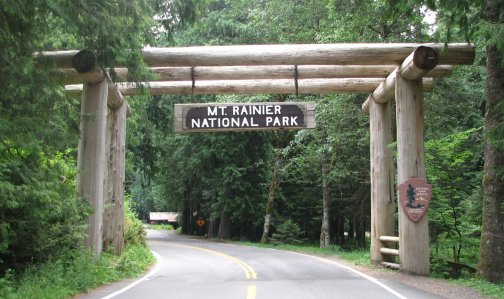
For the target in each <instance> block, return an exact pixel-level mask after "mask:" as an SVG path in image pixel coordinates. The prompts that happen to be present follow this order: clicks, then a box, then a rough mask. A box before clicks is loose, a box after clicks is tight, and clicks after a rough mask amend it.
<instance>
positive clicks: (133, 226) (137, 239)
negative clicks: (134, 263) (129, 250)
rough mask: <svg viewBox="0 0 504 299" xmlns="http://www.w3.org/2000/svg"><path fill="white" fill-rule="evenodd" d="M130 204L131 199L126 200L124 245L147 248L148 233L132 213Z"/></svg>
mask: <svg viewBox="0 0 504 299" xmlns="http://www.w3.org/2000/svg"><path fill="white" fill-rule="evenodd" d="M130 202H131V201H130V200H129V199H126V201H125V205H124V207H125V211H124V244H126V245H128V244H130V245H142V246H146V245H147V233H146V232H145V230H144V225H143V223H142V222H141V221H140V220H139V219H138V218H137V216H136V214H135V213H134V212H133V211H132V209H131V204H130Z"/></svg>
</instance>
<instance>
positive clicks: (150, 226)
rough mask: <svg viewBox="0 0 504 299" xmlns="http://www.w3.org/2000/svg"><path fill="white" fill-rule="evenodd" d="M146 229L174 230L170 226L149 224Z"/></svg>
mask: <svg viewBox="0 0 504 299" xmlns="http://www.w3.org/2000/svg"><path fill="white" fill-rule="evenodd" d="M147 227H148V228H149V229H155V230H174V228H173V225H171V224H149V225H147Z"/></svg>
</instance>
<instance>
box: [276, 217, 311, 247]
mask: <svg viewBox="0 0 504 299" xmlns="http://www.w3.org/2000/svg"><path fill="white" fill-rule="evenodd" d="M303 234H304V232H303V231H302V230H301V228H300V227H299V225H298V224H297V223H296V222H294V221H292V219H288V220H286V221H285V222H284V223H282V224H280V225H279V226H278V227H277V229H276V232H275V233H274V234H273V235H272V237H271V243H273V244H294V245H298V244H301V243H303V240H302V239H301V236H302V235H303Z"/></svg>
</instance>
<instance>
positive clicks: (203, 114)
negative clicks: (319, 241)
mask: <svg viewBox="0 0 504 299" xmlns="http://www.w3.org/2000/svg"><path fill="white" fill-rule="evenodd" d="M309 128H315V104H314V103H237V104H225V103H214V104H175V132H186V133H187V132H207V131H214V132H215V131H240V130H241V131H244V130H280V129H291V130H301V129H309Z"/></svg>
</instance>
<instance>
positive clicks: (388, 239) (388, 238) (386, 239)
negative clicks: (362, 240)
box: [380, 236, 399, 243]
mask: <svg viewBox="0 0 504 299" xmlns="http://www.w3.org/2000/svg"><path fill="white" fill-rule="evenodd" d="M380 241H382V242H394V243H399V237H394V236H380Z"/></svg>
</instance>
